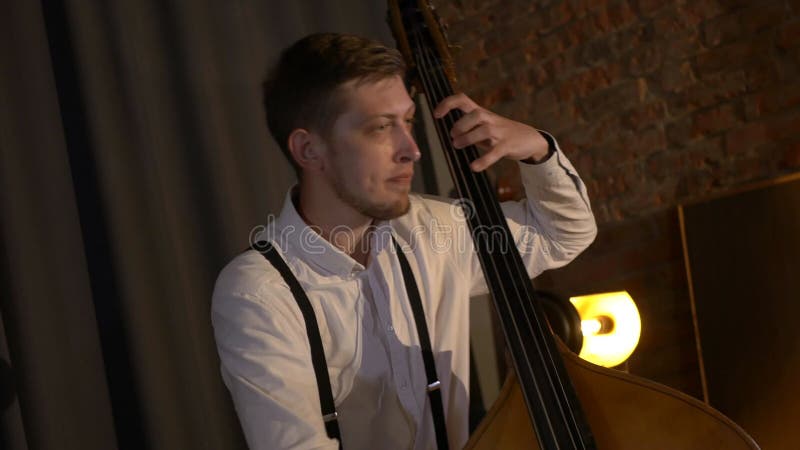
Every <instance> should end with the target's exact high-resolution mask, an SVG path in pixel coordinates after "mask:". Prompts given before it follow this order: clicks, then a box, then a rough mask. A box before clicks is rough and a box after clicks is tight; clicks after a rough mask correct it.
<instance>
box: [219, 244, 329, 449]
mask: <svg viewBox="0 0 800 450" xmlns="http://www.w3.org/2000/svg"><path fill="white" fill-rule="evenodd" d="M259 257H260V256H259ZM229 277H230V275H229V274H226V273H225V272H224V271H223V273H222V274H221V275H220V279H219V280H218V281H217V287H216V289H215V292H214V297H213V301H212V314H211V317H212V323H213V325H214V334H215V339H216V342H217V349H218V352H219V356H220V362H221V372H222V378H223V380H224V382H225V385H226V386H227V387H228V390H229V391H230V393H231V397H232V400H233V403H234V406H235V408H236V412H237V414H238V416H239V421H240V423H241V425H242V430H243V431H244V435H245V438H246V439H247V443H248V446H249V448H250V449H251V450H267V449H331V450H334V449H337V448H338V443H337V442H336V441H335V440H333V439H330V438H328V436H327V434H326V432H325V426H324V423H323V421H322V417H321V415H320V406H319V393H318V391H317V384H316V378H315V375H314V369H313V366H312V362H311V356H310V355H311V351H310V349H309V344H308V339H307V337H306V334H305V328H304V325H303V323H302V319H301V318H298V316H297V314H298V313H296V312H293V311H292V310H291V309H290V308H289V307H288V302H293V301H294V300H293V298H292V297H291V294H290V292H289V290H288V288H284V286H282V285H281V284H278V283H275V282H272V283H269V282H263V280H258V281H257V280H251V281H250V282H244V283H242V281H241V279H240V280H239V281H238V283H239V285H240V286H241V285H242V284H244V285H245V286H248V285H253V286H254V289H253V290H252V291H250V292H241V291H232V290H230V289H229V288H228V286H230V285H231V284H232V283H229V282H227V280H226V279H225V278H229ZM284 291H285V292H284ZM287 301H288V302H287Z"/></svg>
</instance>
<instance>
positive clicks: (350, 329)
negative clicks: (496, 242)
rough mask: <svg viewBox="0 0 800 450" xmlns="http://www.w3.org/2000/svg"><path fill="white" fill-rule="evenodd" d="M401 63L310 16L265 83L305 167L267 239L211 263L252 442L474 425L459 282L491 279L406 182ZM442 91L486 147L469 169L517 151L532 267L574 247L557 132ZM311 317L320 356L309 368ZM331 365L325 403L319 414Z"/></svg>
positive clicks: (582, 242)
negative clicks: (319, 364)
mask: <svg viewBox="0 0 800 450" xmlns="http://www.w3.org/2000/svg"><path fill="white" fill-rule="evenodd" d="M404 72H405V66H404V63H403V60H402V58H401V56H400V54H399V53H398V52H397V51H396V50H394V49H390V48H386V47H384V46H382V45H380V44H378V43H376V42H373V41H370V40H367V39H363V38H360V37H356V36H350V35H336V34H318V35H312V36H309V37H306V38H304V39H302V40H300V41H298V42H297V43H295V44H294V45H292V46H291V47H289V48H288V49H286V50H285V51H284V52H283V53H282V55H281V58H280V60H279V62H278V64H277V66H276V67H275V68H274V70H273V71H272V72H271V74H270V76H269V78H268V80H267V82H266V83H265V93H264V98H265V106H266V113H267V121H268V124H269V128H270V131H271V133H272V135H273V136H274V138H275V140H276V141H277V142H278V144H279V145H280V146H281V148H282V149H283V151H284V152H285V153H286V155H287V157H288V158H289V160H290V161H291V162H292V164H293V165H294V167H295V168H296V170H297V171H298V178H299V182H298V184H297V185H296V186H294V187H293V188H291V189H290V190H289V192H288V193H287V195H286V200H285V203H284V206H283V210H282V211H281V213H280V216H279V217H278V218H277V220H276V221H274V223H272V224H270V226H269V227H267V228H266V229H265V230H264V232H263V233H261V235H260V236H259V237H258V240H259V242H260V243H259V245H260V246H258V245H257V246H255V247H256V248H257V249H256V250H250V251H247V252H245V253H243V254H241V255H239V256H237V257H236V258H235V259H234V260H233V261H232V262H231V263H230V264H228V266H227V267H225V269H223V271H222V272H221V273H220V275H219V278H218V280H217V284H216V288H215V291H214V298H213V308H212V319H213V324H214V331H215V336H216V342H217V347H218V350H219V355H220V359H221V370H222V376H223V379H224V381H225V383H226V385H227V387H228V389H229V390H230V393H231V396H232V398H233V402H234V405H235V407H236V411H237V413H238V415H239V419H240V421H241V424H242V428H243V430H244V433H245V436H246V438H247V441H248V443H249V445H250V448H251V449H253V450H256V449H258V450H267V449H317V448H319V449H336V448H338V446H339V443H338V442H337V439H332V438H331V436H334V437H335V436H336V435H334V434H333V432H332V431H331V425H332V424H333V425H335V428H336V433H340V436H341V442H342V444H343V446H344V448H345V449H348V450H350V449H433V448H437V442H438V443H439V444H441V442H442V441H441V440H442V438H443V436H441V434H442V433H445V434H446V436H445V437H446V440H447V441H448V442H449V446H450V448H454V449H455V448H461V447H463V445H464V443H465V442H466V440H467V438H468V429H467V412H468V404H469V397H468V392H469V390H468V386H469V360H468V357H469V350H468V345H469V297H470V295H473V294H476V293H479V292H481V291H484V292H485V290H486V286H485V282H484V281H483V276H482V273H481V268H480V265H479V263H478V260H477V258H476V256H475V254H474V251H473V242H472V239H471V238H470V236H469V233H470V232H469V229H468V228H467V226H466V223H465V219H464V217H463V213H462V212H461V209H460V208H459V207H457V206H456V205H454V204H453V202H451V201H450V200H447V199H438V198H423V197H420V196H418V195H415V194H410V186H411V177H412V175H413V172H414V162H415V161H417V160H418V159H419V157H420V151H419V148H418V147H417V144H416V143H415V141H414V137H413V136H412V134H411V129H412V122H413V120H414V115H415V106H414V102H413V101H412V99H411V98H410V97H409V94H408V92H407V90H406V87H405V85H404V82H403V76H404ZM453 109H459V110H461V111H462V112H463V113H464V116H463V117H462V118H461V119H460V120H458V121H457V122H456V123H455V125H454V126H453V127H452V130H451V133H450V134H451V138H452V141H453V144H454V145H455V146H456V147H457V148H463V147H466V146H469V145H473V144H474V145H477V146H478V147H479V148H480V149H481V150H483V154H482V156H481V157H480V158H479V159H477V160H476V161H474V163H473V164H472V167H471V168H472V170H475V171H482V170H485V169H486V168H488V167H489V166H491V165H492V164H493V163H495V162H496V161H497V160H499V159H500V158H508V159H511V160H515V161H519V166H520V171H521V174H522V180H523V185H524V187H525V192H526V194H527V200H524V201H521V202H509V203H505V204H503V205H502V208H503V211H504V213H505V215H506V217H507V219H508V223H509V226H510V228H511V231H512V234H513V235H514V238H515V241H516V245H517V247H518V248H519V250H520V252H521V253H522V258H523V260H524V262H525V265H526V267H527V270H528V273H529V275H530V276H531V277H534V276H536V275H538V274H539V273H541V272H542V271H544V270H546V269H550V268H554V267H558V266H562V265H564V264H566V263H567V262H569V261H571V260H572V259H573V258H575V256H577V255H578V254H579V253H580V252H581V251H582V250H583V249H585V248H586V247H587V246H588V245H589V244H590V243H591V242H592V240H593V239H594V236H595V233H596V228H595V222H594V218H593V216H592V213H591V210H590V207H589V200H588V198H587V196H586V189H585V187H584V185H583V182H582V181H581V180H580V178H579V177H578V176H577V174H576V172H575V170H574V169H573V167H572V165H571V164H570V163H569V161H568V160H567V158H566V157H565V156H564V154H563V153H562V152H561V151H560V150H559V149H558V147H557V145H556V144H555V141H554V140H553V139H552V137H550V136H549V135H546V134H543V133H540V132H539V131H537V130H536V129H535V128H532V127H530V126H528V125H525V124H522V123H519V122H515V121H512V120H510V119H507V118H504V117H500V116H498V115H496V114H493V113H491V112H490V111H487V110H485V109H483V108H481V107H480V106H478V105H476V104H475V103H474V102H473V101H472V100H471V99H470V98H468V97H467V96H465V95H463V94H458V95H454V96H451V97H448V98H446V99H445V100H444V101H442V102H441V103H440V104H439V105H438V106H437V108H436V109H435V111H434V112H433V113H434V116H435V117H437V118H439V117H443V116H444V115H445V114H447V112H448V111H450V110H453ZM265 242H269V247H268V248H267V251H265V247H264V246H263V244H264V243H265ZM509 244H510V245H514V243H509ZM257 250H261V251H257ZM398 250H400V251H399V253H398ZM512 250H513V249H512ZM498 251H502V249H498ZM268 255H270V256H269V257H268ZM276 257H277V258H278V259H277V260H276V259H275V258H276ZM282 264H284V266H282ZM404 264H405V266H404ZM281 267H283V268H282V269H281ZM408 267H410V272H406V270H407V268H408ZM404 273H405V275H404ZM293 286H294V287H293ZM304 296H305V298H306V300H305V301H306V302H307V303H308V304H310V307H307V309H306V310H305V311H306V314H304V312H303V311H304V310H303V307H302V306H301V304H302V297H304ZM414 298H416V299H417V300H414ZM413 301H417V302H421V305H422V310H423V312H424V315H423V316H422V319H421V322H420V321H418V320H415V314H414V309H413V306H412V302H413ZM309 310H310V311H311V314H310V315H311V319H312V320H311V321H312V322H316V323H315V324H311V325H309V316H308V312H309ZM422 328H426V329H427V333H426V334H427V336H424V335H423V332H422V331H421V329H422ZM316 330H318V331H316ZM317 332H318V340H319V341H321V346H322V353H324V364H325V366H326V367H324V370H322V371H321V372H319V371H318V372H319V373H316V374H315V367H314V359H313V358H312V353H314V351H315V345H314V343H313V341H314V338H313V336H312V335H313V334H314V333H317ZM426 342H429V343H430V348H431V352H430V353H432V355H433V358H432V360H430V359H429V360H426V359H425V357H424V356H423V352H422V351H421V348H423V349H424V348H425V347H426ZM318 353H319V352H318ZM315 358H319V355H318V354H317V356H315ZM427 362H431V364H429V365H428V366H426V363H427ZM429 366H435V367H429ZM431 371H433V372H435V374H436V376H437V377H438V380H434V382H431V379H430V376H429V373H430V372H431ZM436 381H438V382H436ZM328 383H329V386H330V390H329V392H330V394H329V395H331V396H332V398H333V402H334V403H335V411H336V413H335V414H326V417H325V418H323V414H322V412H324V410H325V406H324V401H323V400H321V398H323V397H324V396H325V391H327V390H328V388H326V387H325V386H326V385H328ZM431 392H435V393H436V396H437V397H434V396H433V395H432V394H431ZM434 398H435V400H432V399H434ZM439 399H440V400H439ZM321 402H323V403H322V409H321ZM436 404H440V405H441V408H442V411H440V412H439V413H438V415H439V416H441V415H442V413H443V417H440V418H439V419H437V418H436V416H437V409H438V408H437V407H436ZM436 420H440V423H441V424H443V425H444V426H443V427H442V426H435V425H434V423H435V422H436ZM441 428H446V432H444V431H443V430H441ZM437 431H438V432H439V436H437ZM440 448H441V447H440Z"/></svg>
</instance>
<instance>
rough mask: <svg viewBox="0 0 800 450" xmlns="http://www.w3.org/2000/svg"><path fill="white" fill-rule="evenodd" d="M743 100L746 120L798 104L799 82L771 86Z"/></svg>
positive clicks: (799, 98)
mask: <svg viewBox="0 0 800 450" xmlns="http://www.w3.org/2000/svg"><path fill="white" fill-rule="evenodd" d="M744 101H745V117H746V118H747V119H748V120H750V119H755V118H758V117H761V116H763V115H769V114H772V113H774V112H778V111H781V110H785V109H789V108H793V107H797V106H800V82H794V83H793V84H789V85H784V84H780V85H775V86H772V87H770V88H767V89H765V90H763V91H760V92H758V93H756V94H752V95H749V96H747V97H746V98H745V100H744Z"/></svg>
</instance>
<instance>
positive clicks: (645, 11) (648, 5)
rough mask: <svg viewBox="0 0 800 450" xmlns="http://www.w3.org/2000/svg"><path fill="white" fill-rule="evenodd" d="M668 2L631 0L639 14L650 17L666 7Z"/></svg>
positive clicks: (660, 0)
mask: <svg viewBox="0 0 800 450" xmlns="http://www.w3.org/2000/svg"><path fill="white" fill-rule="evenodd" d="M667 4H668V3H667V2H664V1H662V0H635V1H633V2H631V6H632V7H633V10H634V11H636V13H637V14H638V15H639V16H644V17H649V16H652V15H653V14H654V13H656V12H658V11H659V10H661V9H662V8H664V7H665V6H666V5H667Z"/></svg>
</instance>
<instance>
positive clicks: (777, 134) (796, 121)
mask: <svg viewBox="0 0 800 450" xmlns="http://www.w3.org/2000/svg"><path fill="white" fill-rule="evenodd" d="M797 130H800V113H796V112H787V113H786V114H783V115H781V116H779V117H775V118H772V119H771V120H770V121H769V122H768V124H767V134H768V135H769V138H770V139H772V140H775V141H779V140H782V139H786V138H789V137H794V136H797Z"/></svg>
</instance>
